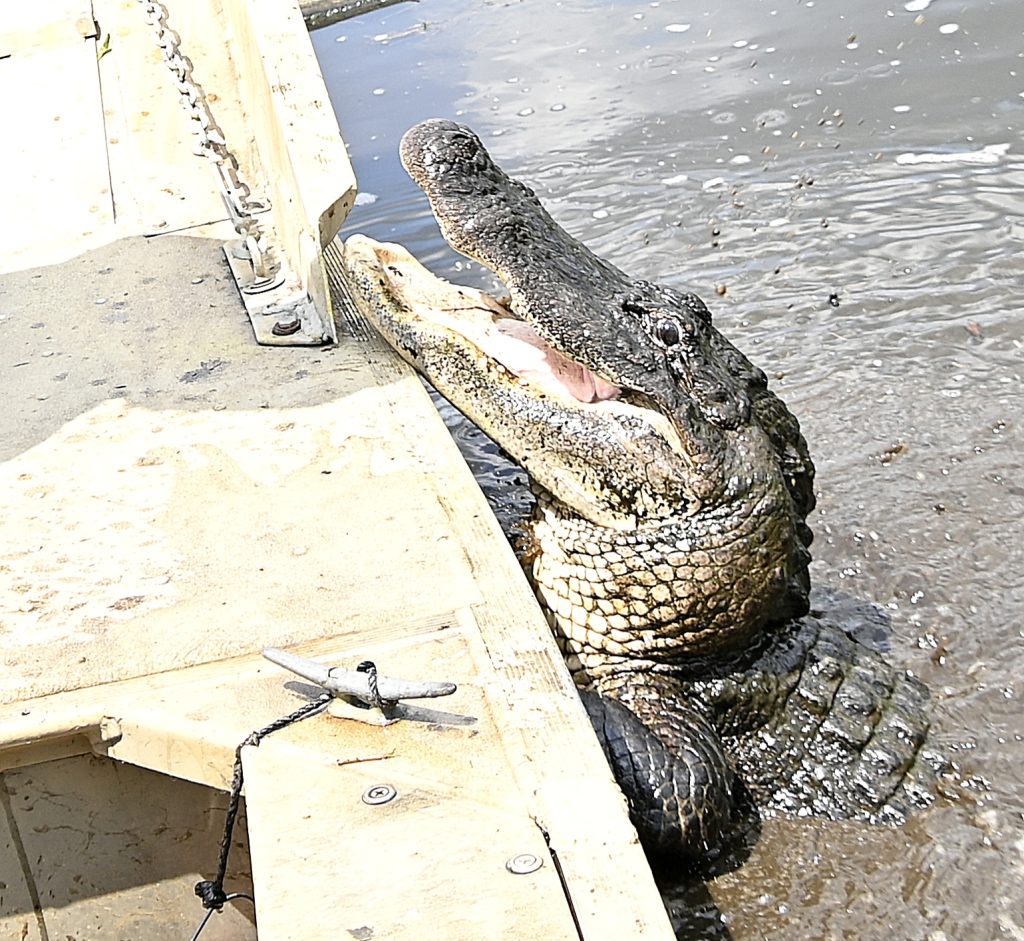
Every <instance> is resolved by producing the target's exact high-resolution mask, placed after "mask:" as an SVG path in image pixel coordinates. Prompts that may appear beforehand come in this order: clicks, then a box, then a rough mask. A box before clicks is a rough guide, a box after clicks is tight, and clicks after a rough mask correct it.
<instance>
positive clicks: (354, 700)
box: [263, 647, 475, 725]
mask: <svg viewBox="0 0 1024 941" xmlns="http://www.w3.org/2000/svg"><path fill="white" fill-rule="evenodd" d="M263 656H264V657H266V658H267V659H268V660H270V661H271V662H272V663H276V664H277V665H278V666H279V667H284V668H285V669H286V670H289V671H290V672H292V673H294V674H296V675H297V676H301V677H302V678H303V679H306V680H309V681H310V682H311V683H316V685H317V686H322V687H323V688H324V689H326V690H327V691H328V692H329V693H331V695H332V696H333V697H334V698H333V699H332V700H331V704H330V705H329V706H328V707H327V711H328V712H329V713H330V714H331V715H333V716H335V717H337V718H339V719H355V720H356V721H358V722H365V723H366V724H368V725H391V724H392V723H395V722H398V721H399V720H400V719H422V718H424V716H423V710H421V709H419V708H417V707H416V706H406V705H405V704H404V703H403V702H402V700H403V699H435V698H437V697H438V696H451V694H452V693H454V692H455V690H456V689H457V688H458V687H457V686H456V685H455V684H454V683H445V682H435V681H431V680H401V679H396V678H395V677H391V676H379V675H377V673H376V672H375V670H374V671H373V672H362V671H360V670H345V669H343V668H341V667H326V666H324V665H323V664H322V663H317V662H316V661H315V660H307V659H305V658H304V657H299V656H297V655H296V654H293V653H288V651H286V650H280V649H278V648H277V647H267V648H266V650H264V651H263ZM453 718H469V717H453ZM470 721H475V720H472V719H470ZM459 724H464V723H459Z"/></svg>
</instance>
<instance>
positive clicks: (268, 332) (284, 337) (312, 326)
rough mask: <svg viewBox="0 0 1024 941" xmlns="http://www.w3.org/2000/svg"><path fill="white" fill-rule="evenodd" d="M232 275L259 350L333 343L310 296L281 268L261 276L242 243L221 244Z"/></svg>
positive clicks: (270, 270)
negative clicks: (268, 347)
mask: <svg viewBox="0 0 1024 941" xmlns="http://www.w3.org/2000/svg"><path fill="white" fill-rule="evenodd" d="M224 257H225V258H227V261H228V266H229V267H230V268H231V275H232V277H233V278H234V279H235V284H236V286H237V287H238V293H239V295H240V296H241V298H242V303H243V304H245V310H246V313H247V314H248V315H249V321H250V323H252V330H253V333H254V334H255V335H256V342H257V343H259V344H260V345H261V346H323V345H324V344H327V343H333V342H334V331H333V330H332V329H331V325H329V324H326V323H324V320H323V318H322V317H321V316H320V312H319V311H318V310H317V309H316V306H315V305H314V304H313V301H312V299H311V298H310V296H309V295H308V294H307V293H306V292H305V291H304V290H302V289H301V288H299V287H297V286H296V284H295V283H294V282H293V281H292V280H291V279H290V278H289V277H288V273H287V271H286V270H285V269H283V268H281V267H280V266H278V267H276V268H274V267H270V268H266V269H265V271H264V272H263V273H262V274H260V273H258V271H257V266H256V265H255V264H253V259H252V254H251V252H250V251H249V248H248V246H247V245H246V240H245V239H235V240H234V241H231V242H225V243H224Z"/></svg>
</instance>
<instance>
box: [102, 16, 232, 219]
mask: <svg viewBox="0 0 1024 941" xmlns="http://www.w3.org/2000/svg"><path fill="white" fill-rule="evenodd" d="M94 5H95V8H96V16H97V19H98V20H99V22H100V24H101V26H102V28H103V30H104V37H106V41H107V42H108V45H109V51H108V52H107V53H106V54H105V55H103V57H102V58H101V59H100V60H99V74H100V79H101V82H102V91H103V118H104V124H105V134H106V144H107V149H108V153H109V160H110V176H111V180H112V183H113V195H114V206H115V210H116V214H117V226H118V235H119V236H130V235H138V234H159V233H163V232H171V231H175V230H179V229H184V228H188V227H192V226H197V225H201V224H205V223H210V222H213V221H216V220H223V219H225V218H226V216H227V212H226V210H225V207H224V203H223V200H222V199H221V197H220V192H219V190H218V188H217V177H216V171H215V170H214V168H213V167H212V166H211V165H210V162H209V160H208V158H206V157H204V156H201V155H199V154H196V153H195V150H196V146H197V138H196V136H195V134H194V133H193V132H192V122H191V121H190V119H189V116H188V114H187V113H186V111H185V109H184V108H183V107H182V105H181V102H180V100H179V98H180V95H179V93H178V90H177V88H176V87H175V84H174V77H173V75H172V73H171V71H170V69H169V68H168V66H167V63H166V62H165V61H164V58H163V54H162V52H161V50H160V48H159V47H158V46H157V42H156V33H155V31H154V29H153V27H152V26H151V25H150V23H149V22H148V21H147V19H146V13H145V9H144V7H143V5H142V4H141V3H139V2H138V0H94ZM182 51H183V53H184V54H186V55H187V54H188V50H182ZM230 100H231V97H230V96H227V101H229V102H230ZM231 231H232V230H231V229H230V228H228V230H227V233H226V234H225V238H228V237H230V235H231Z"/></svg>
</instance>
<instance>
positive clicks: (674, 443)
mask: <svg viewBox="0 0 1024 941" xmlns="http://www.w3.org/2000/svg"><path fill="white" fill-rule="evenodd" d="M345 264H346V269H347V271H348V274H349V278H350V281H351V282H352V284H353V287H354V288H355V294H356V296H357V298H358V299H359V300H360V307H361V309H362V311H363V313H364V314H365V315H366V317H367V318H368V319H369V320H370V321H371V322H372V323H373V324H374V326H376V327H377V329H378V330H379V331H380V333H381V334H382V335H383V336H384V338H385V339H386V340H387V341H388V342H389V343H390V344H391V346H393V347H394V348H395V349H396V350H397V351H398V352H399V353H400V354H401V355H402V356H403V358H405V359H406V360H407V361H408V362H409V363H410V364H411V365H412V366H413V367H414V368H416V369H417V370H418V371H419V372H421V373H422V374H423V375H425V376H426V377H427V378H428V379H429V380H430V381H431V383H432V384H433V385H434V386H435V388H436V389H437V390H438V392H440V393H441V394H442V395H443V396H445V398H447V399H448V400H449V401H450V402H452V404H454V405H455V406H456V407H457V408H459V409H460V410H461V411H463V412H464V413H465V414H466V415H467V416H468V417H469V418H470V420H471V421H473V422H474V423H475V424H477V425H478V426H479V427H480V428H481V429H482V430H483V431H484V432H486V433H487V434H488V435H490V436H491V437H492V438H494V440H495V441H497V442H498V443H499V444H500V445H501V446H502V447H503V448H504V449H505V450H506V451H507V452H508V453H509V454H510V455H511V456H512V457H513V458H514V459H515V460H516V461H517V462H518V463H520V464H521V465H522V466H523V467H524V468H525V469H526V470H527V472H528V473H529V474H530V476H531V478H532V479H533V480H534V481H535V482H536V483H537V484H539V485H540V486H541V487H542V488H543V489H545V490H547V491H549V492H550V493H552V494H553V495H554V496H556V497H557V498H558V499H559V500H560V501H561V502H562V503H564V504H565V505H566V506H568V507H570V508H571V509H572V510H573V511H575V512H577V513H579V514H580V515H581V516H582V517H584V518H585V519H588V520H590V521H591V522H593V523H595V524H597V525H600V526H607V527H610V528H612V529H619V530H621V529H633V528H636V527H637V526H640V525H643V523H644V522H645V521H657V520H659V519H664V518H667V517H679V516H684V515H685V514H686V513H687V512H688V510H689V509H696V508H698V507H699V506H700V503H701V500H700V491H702V490H703V489H704V482H705V476H706V473H707V470H708V466H709V462H706V463H705V464H704V465H702V466H701V467H699V468H698V467H697V466H695V463H694V460H693V458H692V455H691V454H690V452H689V448H688V445H689V442H688V441H686V440H685V439H684V438H683V437H682V436H681V435H680V434H679V432H678V429H677V428H676V427H675V425H674V424H673V423H672V422H671V421H669V420H668V419H667V418H666V417H665V416H664V415H663V414H662V413H661V412H660V411H657V410H655V409H651V408H646V407H644V406H642V405H638V404H635V403H632V402H630V401H628V400H627V399H626V398H625V397H623V396H620V395H619V390H618V389H617V388H616V387H615V386H613V385H611V384H610V383H608V382H606V381H604V380H603V379H601V377H599V376H596V375H595V374H594V373H593V372H592V371H591V370H589V369H587V368H586V367H584V366H581V365H580V364H578V363H575V362H573V361H572V360H570V359H569V358H568V357H565V356H563V355H561V354H559V353H558V352H556V351H554V350H552V349H551V348H550V347H549V346H548V345H547V344H545V343H544V342H543V340H541V339H540V338H539V337H538V336H537V335H536V333H535V332H534V331H532V330H531V329H530V327H529V325H527V324H526V323H524V322H523V321H521V320H518V319H516V318H515V317H514V316H513V315H512V314H511V312H510V311H509V309H508V308H507V307H506V306H505V305H503V304H501V303H499V302H498V301H496V300H495V299H494V298H493V297H491V296H490V295H488V294H485V293H484V292H482V291H478V290H475V289H473V288H467V287H462V286H459V285H455V284H451V283H449V282H447V281H444V280H442V279H440V278H438V277H436V276H435V275H433V274H431V273H430V272H429V271H427V269H425V268H424V267H423V266H422V265H420V263H419V262H418V261H417V260H416V259H415V258H414V257H413V256H412V255H411V254H410V253H409V252H408V251H407V250H406V249H404V248H403V247H402V246H400V245H394V244H388V243H379V242H376V241H374V240H373V239H370V238H367V237H365V236H361V235H354V236H352V237H350V238H349V239H348V241H347V242H346V244H345ZM691 485H692V486H691Z"/></svg>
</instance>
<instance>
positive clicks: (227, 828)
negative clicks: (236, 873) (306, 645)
mask: <svg viewBox="0 0 1024 941" xmlns="http://www.w3.org/2000/svg"><path fill="white" fill-rule="evenodd" d="M330 701H331V694H330V693H324V694H323V695H322V696H321V697H320V698H319V699H314V700H313V701H312V702H308V703H306V704H305V705H304V706H300V707H299V708H298V709H296V710H295V711H294V712H291V713H289V714H288V715H286V716H282V717H281V718H280V719H275V720H274V721H273V722H271V723H270V724H269V725H265V726H263V728H262V729H257V731H255V732H252V733H251V734H249V735H248V736H246V738H245V739H244V741H242V742H241V743H240V744H239V746H238V747H237V748H236V749H235V766H234V770H233V772H232V775H231V796H230V797H229V798H228V812H227V816H226V817H225V820H224V835H223V836H222V837H221V841H220V859H219V861H218V863H217V876H216V878H214V879H204V880H203V881H202V882H197V883H196V895H198V896H199V898H200V899H201V900H202V903H203V908H206V909H209V911H208V912H207V914H206V917H205V918H204V919H203V923H202V924H201V925H200V926H199V929H198V931H196V933H195V935H193V938H192V941H195V939H196V938H198V937H199V932H200V931H202V930H203V928H205V927H206V923H207V921H209V920H210V915H211V914H212V913H213V912H214V911H218V912H219V911H220V910H221V909H222V908H223V907H224V905H225V903H226V902H230V901H231V900H232V899H236V898H248V899H250V901H251V898H250V896H248V895H244V894H242V893H241V892H234V893H232V894H231V895H226V894H225V893H224V876H225V874H226V873H227V869H228V854H229V853H230V852H231V835H232V833H233V832H234V829H235V818H236V817H237V816H238V805H239V803H240V801H241V797H242V749H243V748H245V746H246V745H252V746H254V747H255V746H258V745H259V743H260V742H261V741H263V739H265V738H266V737H267V736H268V735H270V734H271V733H272V732H277V731H280V730H281V729H284V728H287V727H288V726H289V725H291V724H292V723H293V722H299V721H300V720H302V719H308V718H309V717H310V716H315V715H316V714H317V713H318V712H322V711H323V710H324V709H325V708H327V704H328V703H329V702H330Z"/></svg>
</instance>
